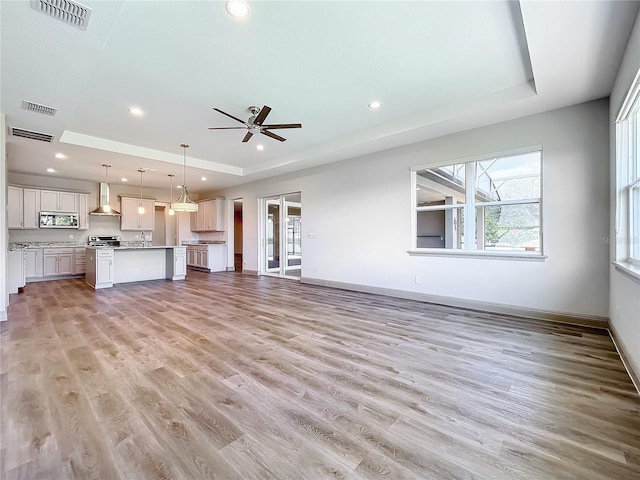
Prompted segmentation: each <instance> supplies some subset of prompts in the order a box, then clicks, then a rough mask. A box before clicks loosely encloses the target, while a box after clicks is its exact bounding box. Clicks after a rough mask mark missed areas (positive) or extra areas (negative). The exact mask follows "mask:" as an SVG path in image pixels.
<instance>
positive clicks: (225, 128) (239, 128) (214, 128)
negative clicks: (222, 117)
mask: <svg viewBox="0 0 640 480" xmlns="http://www.w3.org/2000/svg"><path fill="white" fill-rule="evenodd" d="M245 128H247V127H209V130H244V129H245Z"/></svg>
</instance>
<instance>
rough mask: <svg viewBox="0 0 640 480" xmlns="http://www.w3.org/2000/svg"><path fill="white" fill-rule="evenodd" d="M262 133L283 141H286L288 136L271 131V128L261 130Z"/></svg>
mask: <svg viewBox="0 0 640 480" xmlns="http://www.w3.org/2000/svg"><path fill="white" fill-rule="evenodd" d="M260 133H261V134H263V135H266V136H267V137H271V138H275V139H276V140H280V141H281V142H284V141H285V140H286V138H284V137H281V136H280V135H276V134H275V133H273V132H270V131H269V130H260Z"/></svg>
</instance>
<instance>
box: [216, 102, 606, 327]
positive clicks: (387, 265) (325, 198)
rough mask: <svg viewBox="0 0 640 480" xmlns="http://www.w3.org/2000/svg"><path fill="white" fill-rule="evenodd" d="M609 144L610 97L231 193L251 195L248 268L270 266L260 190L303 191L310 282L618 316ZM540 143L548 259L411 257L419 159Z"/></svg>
mask: <svg viewBox="0 0 640 480" xmlns="http://www.w3.org/2000/svg"><path fill="white" fill-rule="evenodd" d="M608 141H609V138H608V102H607V100H600V101H596V102H590V103H587V104H581V105H577V106H574V107H569V108H564V109H560V110H556V111H552V112H547V113H542V114H539V115H534V116H530V117H526V118H522V119H518V120H514V121H509V122H504V123H500V124H496V125H491V126H488V127H483V128H479V129H474V130H469V131H465V132H461V133H457V134H453V135H448V136H445V137H441V138H438V139H434V140H429V141H425V142H422V143H419V144H414V145H410V146H406V147H402V148H397V149H393V150H389V151H385V152H378V153H375V154H370V155H366V156H364V157H359V158H355V159H351V160H347V161H343V162H339V163H334V164H331V165H327V166H323V167H317V168H314V169H309V170H305V171H303V172H297V173H294V174H289V175H285V176H281V177H276V178H272V179H267V180H264V181H259V182H254V183H251V184H247V185H241V186H238V187H235V188H231V189H228V190H226V191H224V192H219V193H222V194H223V195H224V196H225V197H226V198H239V197H242V198H243V199H244V209H243V217H244V218H243V228H244V234H243V243H244V259H243V260H244V261H245V269H248V270H258V228H257V226H258V199H259V197H262V196H266V195H273V194H279V193H287V192H294V191H301V192H302V209H303V210H302V211H303V229H304V230H303V262H302V277H303V278H305V279H309V280H313V281H316V280H318V281H323V280H324V281H329V282H342V283H347V284H357V285H365V286H371V287H379V288H387V289H398V290H402V291H407V292H416V293H423V294H429V295H437V296H445V297H452V298H464V299H468V300H474V301H478V302H488V303H494V304H500V305H510V306H518V307H523V308H527V309H535V310H542V311H550V312H558V313H569V314H573V315H584V316H587V317H599V318H600V319H602V318H606V317H607V316H608V314H609V295H608V291H609V276H608V264H609V262H608V260H609V253H608V246H607V245H606V244H605V242H603V238H605V237H607V235H608V232H609V208H608V202H609V184H608V182H607V181H606V179H607V178H608V175H609V170H608V157H609V153H608ZM537 144H541V145H542V146H543V149H544V151H543V157H544V158H543V168H544V179H543V189H544V199H543V201H544V205H543V216H544V221H543V222H544V223H543V225H544V236H545V242H544V247H545V253H546V254H547V255H548V259H547V260H546V261H545V262H532V261H514V260H497V259H481V258H451V257H433V256H430V257H417V256H409V255H408V254H407V250H408V249H409V247H410V241H411V238H410V218H411V191H410V185H411V183H410V167H411V166H415V165H422V164H428V163H438V162H451V161H454V160H456V159H460V158H464V157H469V156H473V155H478V154H483V153H490V152H498V151H504V150H508V149H513V148H518V147H523V146H529V145H537ZM309 234H314V235H313V236H314V237H315V238H310V237H309ZM415 276H420V277H421V283H420V284H415V283H414V277H415Z"/></svg>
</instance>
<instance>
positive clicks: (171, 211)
mask: <svg viewBox="0 0 640 480" xmlns="http://www.w3.org/2000/svg"><path fill="white" fill-rule="evenodd" d="M173 177H175V175H174V174H173V173H170V174H169V200H171V198H173ZM175 214H176V211H175V210H174V209H173V208H172V207H171V205H169V215H175Z"/></svg>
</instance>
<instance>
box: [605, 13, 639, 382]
mask: <svg viewBox="0 0 640 480" xmlns="http://www.w3.org/2000/svg"><path fill="white" fill-rule="evenodd" d="M639 68H640V15H638V17H637V18H636V23H635V26H634V28H633V31H632V33H631V36H630V37H629V43H628V44H627V49H626V52H625V54H624V57H623V58H622V62H621V63H620V69H619V70H618V75H617V77H616V81H615V84H614V87H613V90H612V92H611V100H610V110H609V126H610V179H611V198H610V205H611V225H610V227H609V229H610V232H609V238H611V239H613V241H611V242H610V250H611V251H610V260H611V261H614V260H616V255H617V253H616V247H617V245H616V244H617V242H616V241H615V240H616V229H615V218H616V210H615V209H616V194H617V185H616V175H617V171H616V145H615V140H616V128H615V121H616V117H617V116H618V112H619V111H620V107H621V106H622V103H623V102H624V99H625V97H626V95H627V92H628V91H629V88H630V87H631V83H632V82H633V79H634V77H635V75H636V73H637V72H638V69H639ZM618 253H620V252H618ZM609 276H610V293H609V298H610V300H609V305H610V310H609V317H610V318H611V329H612V330H613V332H614V335H615V339H616V342H617V344H618V347H619V348H620V350H621V351H622V353H623V355H624V356H625V359H626V361H627V363H628V365H627V366H628V367H630V369H631V370H633V372H632V376H635V379H634V380H635V381H636V387H637V388H640V384H639V383H640V382H638V379H640V282H639V281H638V280H635V279H632V278H631V277H629V276H627V275H625V274H624V273H622V272H620V271H618V270H616V268H615V267H614V266H613V265H611V264H610V265H609Z"/></svg>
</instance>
